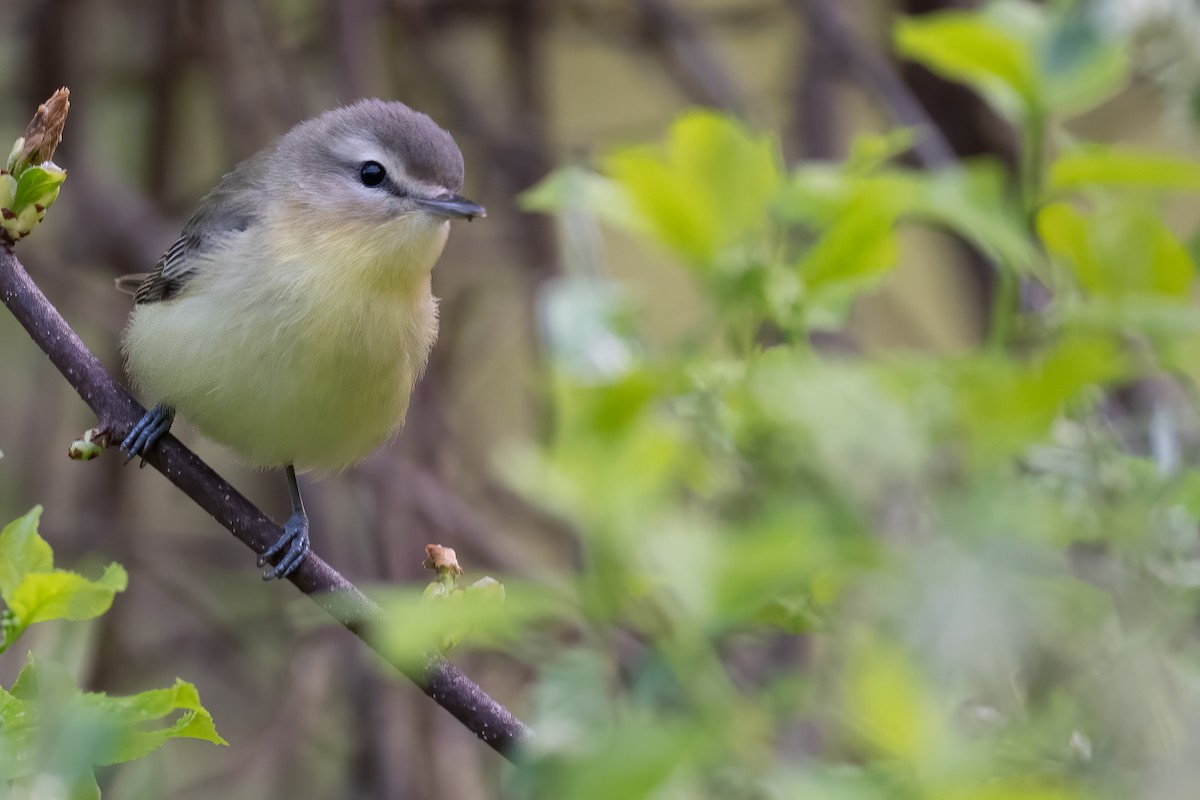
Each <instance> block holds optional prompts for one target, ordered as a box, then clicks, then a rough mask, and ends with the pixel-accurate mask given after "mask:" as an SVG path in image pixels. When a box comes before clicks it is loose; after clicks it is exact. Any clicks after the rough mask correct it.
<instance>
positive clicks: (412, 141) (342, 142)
mask: <svg viewBox="0 0 1200 800" xmlns="http://www.w3.org/2000/svg"><path fill="white" fill-rule="evenodd" d="M272 159H273V160H277V162H278V169H276V170H271V172H272V173H273V175H275V176H279V175H286V176H288V178H287V184H288V185H287V186H286V187H284V190H283V191H282V192H281V193H280V194H281V195H282V196H281V197H277V198H276V199H277V200H279V201H280V202H281V205H282V206H283V209H282V210H283V212H284V213H285V214H286V216H287V217H288V218H289V220H288V221H289V223H291V224H289V225H288V227H289V228H291V229H292V230H295V229H296V227H297V226H299V227H301V228H306V229H307V231H306V233H301V234H299V237H298V238H299V239H300V240H302V241H303V245H302V246H305V247H308V246H315V247H321V245H322V244H323V243H325V242H329V241H337V242H340V243H341V246H342V247H345V248H347V249H350V250H354V249H358V248H362V251H363V252H362V253H361V254H360V256H368V257H369V258H370V260H374V259H375V257H376V256H377V257H378V258H379V259H384V260H393V261H394V260H396V259H399V260H400V261H401V262H402V264H403V265H404V266H406V267H409V268H410V269H408V270H406V271H412V270H416V271H424V272H427V271H428V269H430V268H432V266H433V262H434V261H435V260H436V259H437V256H438V255H439V254H440V253H441V249H442V246H443V245H444V244H445V240H446V233H447V229H448V223H449V221H450V220H454V219H466V220H470V219H474V218H475V217H483V216H486V215H487V212H486V210H485V209H484V208H483V206H481V205H479V204H478V203H475V202H473V201H471V200H468V199H467V198H465V197H463V196H462V195H461V194H459V192H460V191H461V190H462V183H463V156H462V152H461V151H460V150H459V149H458V145H457V144H455V142H454V139H453V137H451V136H450V134H449V133H447V132H446V131H445V130H443V129H442V128H440V127H439V126H438V125H437V123H435V122H434V121H433V120H432V119H430V118H429V117H428V116H427V115H425V114H422V113H420V112H418V111H414V110H412V109H411V108H409V107H408V106H406V105H404V104H403V103H399V102H385V101H382V100H361V101H359V102H357V103H355V104H353V105H349V106H343V107H341V108H336V109H333V110H331V111H327V112H325V113H324V114H321V115H320V116H318V117H315V118H313V119H311V120H308V121H307V122H304V123H301V124H300V125H298V126H296V127H295V128H293V129H292V130H291V131H290V132H289V133H288V134H287V135H286V136H284V137H283V138H282V139H281V140H280V141H279V143H278V145H277V146H276V148H275V151H274V153H273V154H272ZM271 179H272V178H271V177H270V176H268V177H267V180H268V181H270V180H271ZM304 240H307V241H304ZM297 244H300V242H298V243H297Z"/></svg>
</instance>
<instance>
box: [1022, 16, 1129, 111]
mask: <svg viewBox="0 0 1200 800" xmlns="http://www.w3.org/2000/svg"><path fill="white" fill-rule="evenodd" d="M1053 22H1054V24H1053V25H1052V27H1051V30H1050V32H1049V36H1048V41H1047V42H1046V44H1045V46H1044V47H1042V48H1040V58H1039V65H1040V68H1041V72H1042V75H1043V81H1044V84H1045V89H1044V90H1043V91H1044V95H1045V97H1046V105H1047V106H1048V108H1049V109H1050V110H1051V111H1053V112H1055V113H1057V114H1060V115H1064V116H1069V115H1074V114H1081V113H1083V112H1085V111H1088V110H1089V109H1092V108H1094V107H1096V106H1098V105H1100V104H1101V103H1103V102H1104V101H1105V100H1107V99H1109V98H1110V97H1112V96H1113V95H1115V94H1116V93H1117V92H1119V91H1120V90H1121V89H1123V88H1124V87H1125V86H1126V84H1127V83H1128V82H1129V71H1130V65H1129V52H1128V48H1127V47H1126V46H1125V45H1124V43H1122V42H1118V41H1114V40H1113V39H1112V38H1111V36H1110V35H1109V33H1108V32H1107V31H1105V30H1103V29H1102V28H1101V27H1100V26H1099V25H1098V23H1097V21H1096V15H1095V14H1092V13H1088V11H1087V10H1086V9H1084V8H1083V7H1081V6H1076V7H1075V8H1072V9H1069V10H1068V11H1066V12H1065V13H1064V14H1061V15H1059V16H1058V18H1057V19H1054V20H1053Z"/></svg>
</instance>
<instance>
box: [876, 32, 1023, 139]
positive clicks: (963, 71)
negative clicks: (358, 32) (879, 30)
mask: <svg viewBox="0 0 1200 800" xmlns="http://www.w3.org/2000/svg"><path fill="white" fill-rule="evenodd" d="M895 42H896V50H897V52H898V53H899V54H900V55H902V56H904V57H906V58H910V59H912V60H913V61H916V62H918V63H920V64H922V65H923V66H925V67H927V68H929V69H930V70H932V71H933V72H936V73H938V74H939V75H941V76H943V77H945V78H949V79H950V80H953V81H959V82H961V83H965V84H967V85H968V86H970V87H972V88H974V89H977V90H978V91H980V92H981V93H982V94H984V95H985V96H987V97H988V98H990V99H991V100H992V102H993V103H994V104H995V105H996V107H997V108H998V109H999V110H1000V111H1002V112H1004V113H1006V114H1009V115H1010V116H1022V115H1028V114H1030V113H1033V112H1035V111H1037V110H1038V109H1039V108H1040V107H1041V96H1040V93H1039V90H1038V86H1039V79H1038V70H1037V62H1036V59H1035V57H1034V54H1033V52H1032V51H1031V49H1030V47H1029V46H1028V44H1027V43H1026V42H1024V41H1022V40H1021V39H1020V38H1019V37H1017V36H1016V35H1014V34H1013V33H1012V32H1011V31H1010V30H1009V29H1006V28H1005V27H1003V26H1001V25H1000V24H999V23H998V22H996V21H993V20H991V19H989V18H988V17H987V16H986V15H984V14H982V13H968V12H956V11H947V12H942V13H937V14H926V15H923V16H921V17H907V18H904V19H901V20H899V21H898V22H897V23H896V28H895Z"/></svg>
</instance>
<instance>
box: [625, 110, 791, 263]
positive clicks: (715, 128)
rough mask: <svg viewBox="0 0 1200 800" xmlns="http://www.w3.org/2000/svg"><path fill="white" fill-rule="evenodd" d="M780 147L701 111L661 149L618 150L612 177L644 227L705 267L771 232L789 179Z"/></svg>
mask: <svg viewBox="0 0 1200 800" xmlns="http://www.w3.org/2000/svg"><path fill="white" fill-rule="evenodd" d="M777 151H778V148H777V146H776V144H775V142H774V140H773V139H772V138H770V137H765V136H757V135H755V134H753V133H751V132H750V131H749V130H748V129H746V128H745V127H744V126H743V125H742V124H741V123H739V122H737V121H735V120H733V119H731V118H729V117H726V116H722V115H720V114H716V113H713V112H709V111H694V112H690V113H688V114H685V115H684V116H682V117H680V118H679V119H678V120H677V121H676V122H675V124H674V125H673V126H672V127H671V132H670V134H669V136H668V138H667V141H666V143H665V144H664V145H663V146H662V147H658V148H646V147H642V148H633V149H626V150H621V151H618V152H616V153H614V154H612V155H611V156H609V158H608V159H606V161H605V166H606V171H607V172H608V173H609V174H610V175H611V176H612V177H613V178H614V179H615V180H616V181H617V182H618V183H619V184H620V185H621V186H622V187H623V188H624V190H625V191H626V192H628V194H629V196H630V197H631V198H632V202H633V205H634V207H635V208H636V210H637V211H638V213H639V214H640V217H641V218H642V220H643V221H644V227H645V228H646V229H647V230H648V231H649V232H650V233H651V234H652V235H653V236H654V237H655V238H657V239H658V240H659V241H660V242H661V243H662V244H664V245H666V246H667V247H669V248H670V249H671V250H674V251H675V252H676V253H678V254H680V255H681V256H683V257H684V258H685V259H687V260H688V261H689V262H691V263H693V264H696V265H700V266H711V265H712V264H713V263H714V262H715V261H716V260H717V258H718V256H719V255H720V254H722V252H723V251H725V250H726V249H728V248H730V247H733V246H734V245H737V244H739V243H741V242H743V240H745V239H746V238H747V237H748V236H750V235H751V234H753V233H761V232H762V231H763V230H765V228H766V225H767V223H768V220H769V218H770V215H769V213H768V211H769V208H768V206H769V203H770V201H771V199H772V198H773V197H774V196H775V193H776V192H777V190H778V188H779V185H780V183H781V179H782V173H781V170H780V167H779V157H778V152H777Z"/></svg>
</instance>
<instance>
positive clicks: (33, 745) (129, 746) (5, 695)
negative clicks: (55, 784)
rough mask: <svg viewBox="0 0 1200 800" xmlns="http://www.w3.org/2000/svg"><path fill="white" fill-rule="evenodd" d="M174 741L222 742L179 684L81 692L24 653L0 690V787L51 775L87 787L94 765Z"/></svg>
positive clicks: (58, 671) (54, 667) (63, 674)
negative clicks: (127, 691)
mask: <svg viewBox="0 0 1200 800" xmlns="http://www.w3.org/2000/svg"><path fill="white" fill-rule="evenodd" d="M176 712H182V713H181V714H179V715H178V716H177V717H175V718H174V720H173V721H172V720H171V719H170V718H171V717H172V715H174V714H175V713H176ZM164 722H165V723H169V724H166V725H165V726H164V727H158V728H154V727H149V726H150V725H151V724H152V723H164ZM178 738H188V739H200V740H203V741H206V742H211V743H213V744H218V745H224V744H227V743H226V742H225V740H224V739H222V738H221V736H220V735H219V734H218V733H217V730H216V727H215V725H214V724H213V720H212V716H211V715H210V714H209V713H208V711H207V710H206V709H205V708H204V706H203V705H201V703H200V696H199V694H198V693H197V691H196V687H195V686H193V685H192V684H190V683H187V682H186V681H180V680H177V681H176V682H175V685H174V686H172V687H170V688H169V689H157V690H152V691H147V692H142V693H140V694H136V695H132V696H129V697H111V696H109V695H106V694H101V693H93V692H81V691H80V690H79V688H78V687H77V686H76V685H75V682H74V680H73V679H72V678H71V676H70V674H69V673H68V672H67V670H66V669H65V668H64V667H63V666H62V665H60V664H55V663H53V662H44V661H41V660H40V659H38V658H37V657H36V656H34V655H33V654H32V653H31V654H30V655H29V659H28V661H27V663H26V665H25V667H24V668H23V669H22V670H21V674H20V675H19V676H18V677H17V680H16V682H15V683H14V684H13V688H12V691H11V692H7V691H4V690H3V689H0V783H4V782H11V781H22V780H27V779H30V778H31V777H33V776H35V775H39V774H50V775H57V776H60V777H61V778H62V779H63V781H64V782H66V783H68V784H70V785H72V786H74V785H79V784H82V785H87V783H88V779H90V778H91V774H92V773H91V769H92V768H93V767H96V766H104V765H108V764H118V763H122V762H125V761H131V760H133V759H136V758H141V757H142V756H145V755H147V754H148V753H151V752H153V751H154V750H156V749H158V748H159V747H160V746H161V745H162V744H164V743H165V742H167V741H169V740H170V739H178ZM93 782H94V781H93Z"/></svg>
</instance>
